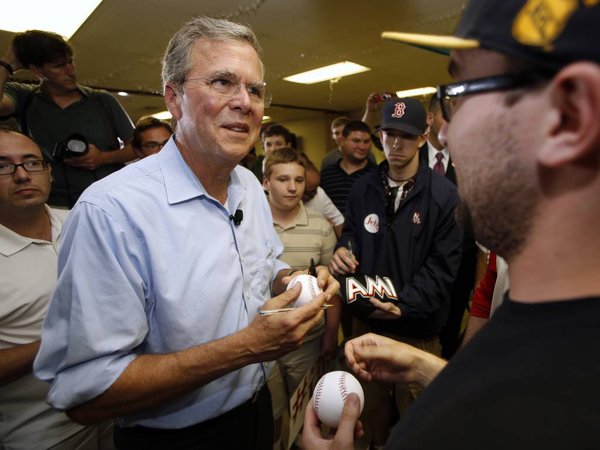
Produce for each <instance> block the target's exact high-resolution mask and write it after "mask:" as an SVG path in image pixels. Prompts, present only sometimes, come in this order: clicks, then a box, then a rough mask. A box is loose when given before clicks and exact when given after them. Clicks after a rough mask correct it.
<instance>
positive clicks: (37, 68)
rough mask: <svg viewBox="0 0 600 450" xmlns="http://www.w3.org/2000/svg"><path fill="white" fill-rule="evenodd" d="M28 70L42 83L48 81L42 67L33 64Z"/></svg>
mask: <svg viewBox="0 0 600 450" xmlns="http://www.w3.org/2000/svg"><path fill="white" fill-rule="evenodd" d="M28 69H29V70H30V71H31V72H32V73H33V74H34V75H35V76H36V77H38V78H39V79H40V80H42V81H46V80H47V78H46V76H45V75H44V72H43V71H42V68H41V67H40V66H36V65H33V64H30V65H29V67H28Z"/></svg>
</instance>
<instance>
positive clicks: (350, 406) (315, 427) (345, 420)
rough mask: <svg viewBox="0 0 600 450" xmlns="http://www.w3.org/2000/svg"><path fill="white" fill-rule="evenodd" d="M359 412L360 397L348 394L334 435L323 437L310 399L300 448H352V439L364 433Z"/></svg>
mask: <svg viewBox="0 0 600 450" xmlns="http://www.w3.org/2000/svg"><path fill="white" fill-rule="evenodd" d="M360 412H361V407H360V398H359V397H358V395H356V394H350V395H348V396H347V397H346V401H345V402H344V409H343V410H342V416H341V419H340V422H339V424H338V428H337V430H336V432H335V435H333V436H328V437H323V436H322V435H321V422H320V421H319V418H318V417H317V414H316V413H315V410H314V407H313V401H312V400H311V401H310V402H309V403H308V406H307V407H306V411H305V413H304V429H303V431H302V448H303V449H306V450H323V449H329V450H354V440H355V439H359V438H361V437H362V436H363V435H364V431H363V427H362V423H361V422H360V420H358V418H359V416H360Z"/></svg>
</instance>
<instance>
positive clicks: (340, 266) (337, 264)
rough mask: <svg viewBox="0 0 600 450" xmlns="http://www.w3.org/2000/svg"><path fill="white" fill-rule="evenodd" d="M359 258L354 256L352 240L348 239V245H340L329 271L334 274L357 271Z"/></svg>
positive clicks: (346, 273)
mask: <svg viewBox="0 0 600 450" xmlns="http://www.w3.org/2000/svg"><path fill="white" fill-rule="evenodd" d="M357 268H358V260H357V259H356V257H355V256H354V251H353V249H352V241H348V243H347V244H346V247H339V248H338V249H337V250H336V251H335V253H334V254H333V257H332V258H331V262H330V263H329V271H330V272H331V274H332V275H335V276H338V275H348V274H352V273H355V272H356V269H357Z"/></svg>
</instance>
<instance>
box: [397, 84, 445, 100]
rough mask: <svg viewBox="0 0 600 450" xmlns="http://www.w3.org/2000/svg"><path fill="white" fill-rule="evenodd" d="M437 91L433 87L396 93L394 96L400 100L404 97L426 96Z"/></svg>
mask: <svg viewBox="0 0 600 450" xmlns="http://www.w3.org/2000/svg"><path fill="white" fill-rule="evenodd" d="M436 92H437V89H436V88H434V87H433V86H428V87H422V88H416V89H407V90H405V91H398V92H396V95H397V96H398V97H400V98H404V97H418V96H419V95H427V94H435V93H436Z"/></svg>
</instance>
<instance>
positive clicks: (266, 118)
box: [262, 116, 271, 122]
mask: <svg viewBox="0 0 600 450" xmlns="http://www.w3.org/2000/svg"><path fill="white" fill-rule="evenodd" d="M267 120H271V116H263V118H262V121H263V122H266V121H267Z"/></svg>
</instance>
